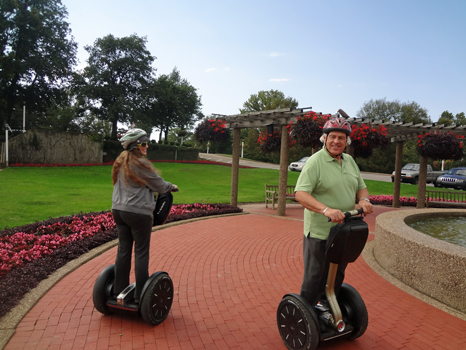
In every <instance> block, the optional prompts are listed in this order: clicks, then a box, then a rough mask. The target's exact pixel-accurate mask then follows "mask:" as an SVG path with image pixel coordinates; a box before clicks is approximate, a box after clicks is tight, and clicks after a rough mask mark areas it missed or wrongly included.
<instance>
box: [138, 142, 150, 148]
mask: <svg viewBox="0 0 466 350" xmlns="http://www.w3.org/2000/svg"><path fill="white" fill-rule="evenodd" d="M138 146H141V147H146V146H147V147H149V142H143V143H138Z"/></svg>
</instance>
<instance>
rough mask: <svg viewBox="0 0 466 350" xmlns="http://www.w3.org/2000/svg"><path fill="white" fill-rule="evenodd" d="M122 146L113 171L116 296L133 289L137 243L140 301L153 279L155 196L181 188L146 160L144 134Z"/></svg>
mask: <svg viewBox="0 0 466 350" xmlns="http://www.w3.org/2000/svg"><path fill="white" fill-rule="evenodd" d="M120 142H121V144H122V146H123V148H124V149H125V150H124V151H123V152H121V154H120V155H119V156H118V158H117V159H116V161H115V163H114V164H113V169H112V180H113V195H112V214H113V218H114V220H115V223H116V227H117V230H118V253H117V257H116V260H115V284H114V287H113V288H114V289H113V294H114V295H115V296H117V295H118V294H120V293H121V292H122V291H123V289H125V288H126V287H127V286H128V285H129V274H130V270H131V255H132V250H133V242H134V260H135V267H134V270H135V275H136V290H135V293H134V298H135V300H136V301H138V300H139V297H140V295H141V291H142V288H143V286H144V284H145V283H146V281H147V279H148V278H149V247H150V236H151V232H152V222H153V218H152V215H153V211H154V208H155V199H154V192H159V193H166V192H171V191H174V190H176V189H178V187H177V186H176V185H173V184H171V183H170V182H166V181H165V180H164V179H162V177H160V176H159V175H158V174H157V172H156V170H155V168H154V166H153V165H152V163H151V162H149V161H148V160H147V159H146V158H145V157H144V156H146V155H147V148H148V147H149V138H148V137H147V133H146V132H145V131H144V130H142V129H130V130H128V132H127V133H126V134H125V135H124V136H123V137H122V138H121V139H120Z"/></svg>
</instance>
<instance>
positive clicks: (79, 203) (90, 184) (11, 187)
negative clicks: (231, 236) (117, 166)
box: [0, 163, 299, 229]
mask: <svg viewBox="0 0 466 350" xmlns="http://www.w3.org/2000/svg"><path fill="white" fill-rule="evenodd" d="M155 166H156V167H157V169H159V171H160V173H161V175H162V177H163V178H164V179H165V180H167V181H170V182H172V183H174V184H176V185H178V187H179V188H180V192H178V193H175V194H174V203H175V204H180V203H186V204H187V203H229V202H230V188H231V168H230V167H227V166H219V165H206V164H181V163H156V164H155ZM111 171H112V167H111V166H90V167H50V168H48V167H47V168H34V167H31V168H6V169H4V170H3V171H1V172H0V184H1V185H0V198H2V201H1V204H0V229H3V228H4V227H5V226H8V227H15V226H20V225H25V224H29V223H32V222H35V221H42V220H46V219H48V218H49V217H59V216H67V215H73V214H77V213H80V212H83V213H86V212H92V211H102V210H109V209H110V208H111V205H112V189H113V186H112V180H111ZM298 175H299V174H298V173H293V174H290V176H289V178H288V181H289V184H295V183H296V180H297V178H298ZM264 183H271V184H274V183H276V184H278V171H277V170H272V169H242V168H241V169H239V190H238V201H239V202H261V201H263V200H264Z"/></svg>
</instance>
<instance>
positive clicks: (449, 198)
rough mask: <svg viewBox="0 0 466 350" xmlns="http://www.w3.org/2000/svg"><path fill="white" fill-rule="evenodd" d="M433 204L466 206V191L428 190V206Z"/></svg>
mask: <svg viewBox="0 0 466 350" xmlns="http://www.w3.org/2000/svg"><path fill="white" fill-rule="evenodd" d="M429 203H431V204H437V203H438V204H443V205H444V206H458V207H466V193H465V192H456V191H426V207H428V206H429Z"/></svg>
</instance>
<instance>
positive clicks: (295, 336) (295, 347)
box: [277, 296, 319, 350]
mask: <svg viewBox="0 0 466 350" xmlns="http://www.w3.org/2000/svg"><path fill="white" fill-rule="evenodd" d="M277 325H278V331H279V332H280V336H281V338H282V340H283V342H284V343H285V345H286V347H287V348H288V349H290V350H301V349H306V350H314V349H315V348H317V345H318V344H319V331H318V325H317V324H316V322H315V321H314V318H313V317H312V315H311V313H310V312H309V310H308V309H307V308H306V307H305V306H304V304H303V303H301V302H300V301H299V300H298V299H297V298H295V297H293V296H286V297H285V298H283V299H282V301H281V302H280V304H279V305H278V309H277Z"/></svg>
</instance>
